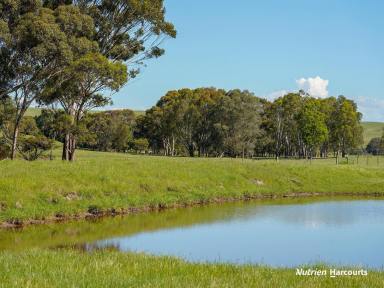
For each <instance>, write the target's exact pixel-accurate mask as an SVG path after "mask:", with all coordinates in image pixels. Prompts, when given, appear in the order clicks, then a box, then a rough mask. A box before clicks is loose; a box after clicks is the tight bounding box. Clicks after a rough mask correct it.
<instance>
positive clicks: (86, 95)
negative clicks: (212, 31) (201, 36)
mask: <svg viewBox="0 0 384 288" xmlns="http://www.w3.org/2000/svg"><path fill="white" fill-rule="evenodd" d="M164 16H165V10H164V5H163V0H139V1H138V0H113V1H112V0H73V1H71V0H44V1H42V0H23V1H19V0H7V1H1V2H0V100H1V101H2V103H3V106H4V107H8V106H10V107H11V110H9V111H8V110H7V111H5V110H4V111H3V114H4V113H5V116H2V117H3V119H2V120H1V121H2V123H1V124H2V128H3V131H2V136H3V140H4V139H5V140H4V141H6V142H7V143H8V144H9V146H10V157H11V158H12V159H14V158H15V156H16V151H17V150H20V148H19V146H20V145H19V143H18V139H19V134H20V132H21V131H20V129H21V125H22V121H23V118H24V115H25V113H26V111H27V109H28V108H29V107H30V106H31V105H32V104H33V103H38V104H40V105H51V104H53V103H58V104H59V105H60V106H61V107H60V108H61V109H62V111H63V113H64V115H63V116H62V118H63V119H62V120H63V121H61V122H62V123H64V124H60V125H61V127H60V129H59V130H61V131H60V132H64V134H65V136H64V139H63V143H64V144H63V154H62V158H63V160H73V159H74V154H75V149H76V146H77V141H78V140H77V137H78V135H79V131H80V130H81V125H82V124H81V122H82V120H83V118H84V117H85V115H86V114H87V113H86V112H87V111H89V110H91V109H93V108H95V107H101V106H104V105H106V104H108V103H110V102H111V99H110V97H109V96H107V93H106V92H107V91H110V92H113V91H117V90H119V89H120V88H121V87H122V86H123V85H124V84H125V83H126V82H127V81H128V79H129V78H132V77H135V76H136V75H137V73H139V67H140V65H142V63H143V61H144V60H146V59H149V58H153V57H159V56H161V55H162V54H163V53H164V51H163V49H161V48H159V44H160V43H161V41H162V40H163V39H164V37H175V36H176V31H175V29H174V27H173V25H172V24H171V23H169V22H167V21H166V20H165V17H164ZM8 104H9V105H8ZM7 109H8V108H7ZM64 118H65V119H64ZM4 127H5V128H4Z"/></svg>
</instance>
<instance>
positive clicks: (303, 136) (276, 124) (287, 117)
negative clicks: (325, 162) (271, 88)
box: [260, 92, 363, 157]
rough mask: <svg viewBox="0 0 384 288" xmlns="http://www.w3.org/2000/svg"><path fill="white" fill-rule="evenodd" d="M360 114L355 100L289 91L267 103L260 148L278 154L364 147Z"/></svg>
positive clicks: (325, 152)
mask: <svg viewBox="0 0 384 288" xmlns="http://www.w3.org/2000/svg"><path fill="white" fill-rule="evenodd" d="M360 122H361V114H360V113H359V112H357V106H356V104H355V103H354V102H353V101H352V100H348V99H346V98H345V97H343V96H340V97H338V98H337V99H336V98H334V97H330V98H326V99H315V98H313V97H310V96H309V95H306V94H303V93H302V92H299V93H289V94H287V95H285V96H283V97H280V98H278V99H276V100H275V101H274V102H273V103H268V102H266V103H265V108H264V115H263V124H262V126H263V127H262V128H263V129H264V130H265V131H266V133H265V135H264V136H265V139H264V141H262V142H263V143H265V144H264V145H265V147H264V148H263V149H260V150H261V151H268V152H269V153H274V154H275V155H276V156H280V155H284V156H293V157H309V156H313V155H319V156H322V157H327V156H328V154H329V152H334V153H335V154H337V153H339V152H341V153H342V155H343V156H345V155H346V154H348V153H349V152H351V151H353V150H354V149H356V148H359V147H361V144H362V138H363V128H362V126H361V123H360Z"/></svg>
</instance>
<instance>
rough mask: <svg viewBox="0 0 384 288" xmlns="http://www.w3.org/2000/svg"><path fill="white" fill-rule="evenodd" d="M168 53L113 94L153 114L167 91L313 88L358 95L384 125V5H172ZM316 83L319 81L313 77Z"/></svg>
mask: <svg viewBox="0 0 384 288" xmlns="http://www.w3.org/2000/svg"><path fill="white" fill-rule="evenodd" d="M165 6H166V9H167V18H168V20H169V21H171V22H173V23H174V24H175V26H176V28H177V31H178V36H177V38H176V39H169V40H167V41H166V42H165V43H164V44H163V47H164V48H165V49H166V54H165V55H164V56H163V57H161V58H159V59H157V60H151V61H149V62H147V67H145V68H143V69H142V73H141V74H140V75H139V76H138V77H137V78H136V79H133V80H132V81H130V82H129V83H128V84H127V85H126V86H125V87H124V88H123V89H122V90H120V91H119V92H118V93H117V94H115V95H114V96H113V100H114V106H113V107H114V108H131V109H140V110H142V109H146V108H149V107H151V106H152V105H154V104H155V103H156V101H157V100H158V99H159V98H160V97H161V96H162V95H164V94H165V93H166V92H167V91H168V90H173V89H179V88H196V87H207V86H209V87H210V86H214V87H218V88H224V89H232V88H240V89H248V90H250V91H252V92H254V93H255V94H256V95H257V96H261V97H267V98H270V99H273V98H274V97H276V96H278V95H280V94H281V93H283V92H284V91H293V90H297V89H298V88H299V87H300V88H306V89H309V90H310V91H313V93H314V94H317V93H318V95H317V96H319V97H325V96H326V95H340V94H343V95H345V96H347V97H350V98H353V99H354V100H355V101H356V102H357V103H358V105H359V109H360V111H361V112H363V113H364V120H370V121H384V93H383V89H382V86H383V83H384V29H383V28H384V16H383V15H384V1H382V0H321V1H311V0H289V1H288V0H264V1H258V0H238V1H227V0H209V1H207V0H205V1H204V0H195V1H186V0H183V1H181V0H166V2H165ZM309 78H312V79H309Z"/></svg>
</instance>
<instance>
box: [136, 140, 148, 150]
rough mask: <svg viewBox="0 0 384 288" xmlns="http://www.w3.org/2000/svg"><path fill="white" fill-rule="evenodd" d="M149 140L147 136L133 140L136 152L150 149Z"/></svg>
mask: <svg viewBox="0 0 384 288" xmlns="http://www.w3.org/2000/svg"><path fill="white" fill-rule="evenodd" d="M148 146H149V142H148V139H146V138H139V139H135V140H133V149H134V150H135V151H136V153H142V152H144V153H146V152H147V151H148Z"/></svg>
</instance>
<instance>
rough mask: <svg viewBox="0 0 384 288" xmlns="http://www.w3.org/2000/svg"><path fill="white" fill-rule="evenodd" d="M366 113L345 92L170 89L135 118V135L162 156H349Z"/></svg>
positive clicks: (359, 142) (358, 145) (359, 144)
mask: <svg viewBox="0 0 384 288" xmlns="http://www.w3.org/2000/svg"><path fill="white" fill-rule="evenodd" d="M361 118H362V115H361V113H359V112H358V111H357V105H356V104H355V103H354V102H353V101H352V100H349V99H347V98H345V97H344V96H339V97H337V98H335V97H329V98H326V99H317V98H314V97H311V96H310V95H307V94H305V93H304V92H302V91H300V92H298V93H289V94H287V95H285V96H283V97H280V98H278V99H276V100H274V101H272V102H270V101H267V100H265V99H261V98H258V97H256V96H255V95H253V94H252V93H250V92H249V91H240V90H231V91H224V90H220V89H215V88H201V89H195V90H190V89H182V90H178V91H170V92H168V93H167V94H166V95H165V96H164V97H162V98H161V99H160V100H159V101H158V103H157V104H156V106H154V107H152V108H151V109H149V110H148V111H146V114H145V116H142V117H139V118H138V119H137V128H136V135H138V136H139V137H143V138H146V139H148V141H149V143H150V147H151V150H152V151H153V152H154V153H157V154H164V155H189V156H229V157H253V156H262V157H265V156H274V157H282V156H283V157H298V158H307V157H315V156H317V157H327V156H328V155H330V154H333V155H340V156H343V157H344V156H345V155H347V154H348V153H351V152H352V151H353V150H354V149H357V148H361V147H362V144H363V129H362V126H361V124H360V122H361Z"/></svg>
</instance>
